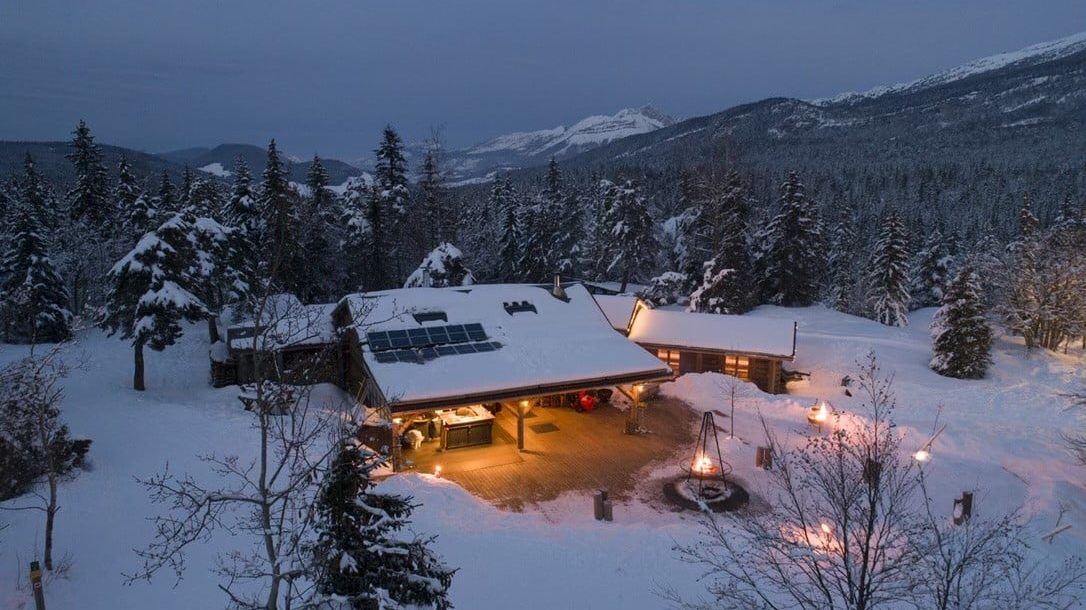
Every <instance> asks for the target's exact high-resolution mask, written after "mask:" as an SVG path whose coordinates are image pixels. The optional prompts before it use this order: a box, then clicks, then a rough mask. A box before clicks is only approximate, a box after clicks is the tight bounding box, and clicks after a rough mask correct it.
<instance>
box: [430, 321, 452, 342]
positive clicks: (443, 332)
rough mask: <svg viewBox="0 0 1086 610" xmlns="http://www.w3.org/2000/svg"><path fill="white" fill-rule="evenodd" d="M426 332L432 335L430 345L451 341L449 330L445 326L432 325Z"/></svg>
mask: <svg viewBox="0 0 1086 610" xmlns="http://www.w3.org/2000/svg"><path fill="white" fill-rule="evenodd" d="M426 332H427V333H428V334H429V336H430V345H444V344H446V343H448V342H449V330H448V328H446V327H444V326H431V327H429V328H427V329H426Z"/></svg>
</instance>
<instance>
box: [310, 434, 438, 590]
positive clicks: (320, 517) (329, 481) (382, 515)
mask: <svg viewBox="0 0 1086 610" xmlns="http://www.w3.org/2000/svg"><path fill="white" fill-rule="evenodd" d="M381 465H382V460H381V459H380V457H379V456H377V455H376V454H374V453H373V452H371V451H370V450H369V449H367V448H366V447H364V446H361V445H359V444H357V443H356V442H354V441H348V442H346V443H345V444H344V446H343V448H342V449H341V450H340V451H339V453H338V454H337V455H336V457H335V458H334V460H333V462H332V465H331V468H330V469H329V471H328V474H327V475H326V478H325V482H324V485H323V487H322V489H321V493H320V496H319V498H318V500H317V505H316V511H317V533H318V538H317V543H316V545H315V547H314V563H315V564H316V567H317V570H316V571H317V578H316V583H317V591H318V593H319V594H320V595H321V596H323V597H325V598H326V599H328V600H329V601H332V600H335V601H336V602H337V603H344V602H345V603H346V604H349V606H350V607H351V608H359V609H362V608H370V609H380V610H386V609H387V610H392V609H396V608H405V607H428V608H436V609H437V610H446V609H448V608H451V607H452V604H451V603H450V602H449V599H448V593H449V586H450V585H451V584H452V578H453V575H454V573H455V570H451V569H449V568H447V567H446V566H445V565H444V564H443V563H442V562H441V560H440V559H439V558H438V557H437V556H436V555H434V553H433V551H431V550H430V548H429V547H430V545H431V544H432V543H433V541H434V538H433V537H430V538H414V539H406V538H405V537H404V535H403V534H404V529H405V526H406V525H407V523H408V520H409V519H410V517H411V512H412V511H413V510H414V509H415V505H414V504H412V503H411V499H410V498H405V497H402V496H397V495H392V494H381V493H377V492H375V491H374V490H373V482H372V479H371V477H372V474H373V471H374V470H375V469H376V468H378V467H379V466H381Z"/></svg>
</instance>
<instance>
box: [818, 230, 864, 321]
mask: <svg viewBox="0 0 1086 610" xmlns="http://www.w3.org/2000/svg"><path fill="white" fill-rule="evenodd" d="M855 225H856V215H855V213H854V211H853V210H850V209H848V208H842V210H841V216H840V218H838V220H837V222H836V223H835V224H834V225H833V230H832V231H831V233H830V245H829V257H828V259H827V261H826V268H827V269H826V271H827V273H826V275H827V282H828V284H829V285H828V287H827V296H826V301H827V304H828V305H829V306H830V307H832V308H833V309H836V310H837V311H841V312H844V313H858V312H859V310H860V308H861V306H862V303H859V302H857V301H858V300H860V299H857V296H856V295H857V293H858V292H859V291H860V278H858V277H857V272H856V270H857V265H856V261H857V256H858V250H859V248H858V245H857V242H858V240H857V235H856V230H855V229H854V226H855ZM861 296H862V295H861Z"/></svg>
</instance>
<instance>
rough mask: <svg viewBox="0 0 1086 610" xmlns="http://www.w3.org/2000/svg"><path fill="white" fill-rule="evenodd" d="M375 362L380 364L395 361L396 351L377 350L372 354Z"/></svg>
mask: <svg viewBox="0 0 1086 610" xmlns="http://www.w3.org/2000/svg"><path fill="white" fill-rule="evenodd" d="M373 357H374V359H375V360H377V362H380V363H382V364H388V363H389V362H396V352H387V351H386V352H377V353H376V354H374V355H373Z"/></svg>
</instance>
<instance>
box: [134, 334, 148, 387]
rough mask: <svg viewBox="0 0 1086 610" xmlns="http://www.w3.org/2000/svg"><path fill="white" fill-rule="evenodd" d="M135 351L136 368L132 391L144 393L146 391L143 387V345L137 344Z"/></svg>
mask: <svg viewBox="0 0 1086 610" xmlns="http://www.w3.org/2000/svg"><path fill="white" fill-rule="evenodd" d="M133 349H134V350H135V360H136V368H135V371H134V372H133V374H132V389H133V390H139V391H140V392H142V391H143V390H145V389H146V388H145V387H144V385H143V343H136V344H135V346H134V348H133Z"/></svg>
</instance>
